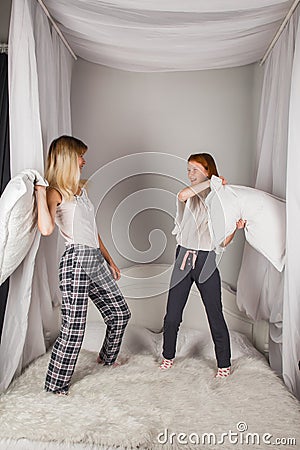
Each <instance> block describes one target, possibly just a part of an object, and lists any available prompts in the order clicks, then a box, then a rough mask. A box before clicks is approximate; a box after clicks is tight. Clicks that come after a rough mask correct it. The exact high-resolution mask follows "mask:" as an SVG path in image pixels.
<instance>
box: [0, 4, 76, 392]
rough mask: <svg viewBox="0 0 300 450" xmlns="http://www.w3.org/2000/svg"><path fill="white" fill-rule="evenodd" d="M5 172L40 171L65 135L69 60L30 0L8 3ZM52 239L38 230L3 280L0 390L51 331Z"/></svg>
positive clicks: (54, 329)
mask: <svg viewBox="0 0 300 450" xmlns="http://www.w3.org/2000/svg"><path fill="white" fill-rule="evenodd" d="M9 49H10V50H9V100H10V140H11V171H12V175H15V174H16V173H18V172H19V171H21V170H23V169H28V168H31V169H36V170H38V171H39V172H40V173H43V172H44V154H45V152H46V151H47V148H48V146H49V143H50V142H51V140H52V139H53V138H55V137H57V136H58V135H60V134H63V133H66V134H71V114H70V85H71V72H72V58H71V56H70V54H69V52H68V51H67V49H66V48H65V46H64V44H63V43H62V42H61V40H60V39H59V37H58V36H57V33H56V32H55V30H53V29H52V27H51V26H50V24H49V22H48V19H47V18H46V16H45V14H44V13H43V11H42V9H41V7H40V6H39V4H38V3H37V2H36V1H35V0H23V1H22V2H20V1H19V0H13V2H12V13H11V22H10V35H9ZM57 259H58V250H57V238H56V236H51V237H50V238H42V239H41V238H40V234H39V233H38V234H37V236H36V238H35V240H34V242H33V244H32V247H31V249H30V251H29V253H28V254H27V256H26V258H25V259H24V261H23V262H22V263H21V264H20V265H19V267H18V268H17V269H16V270H15V272H14V273H13V274H12V275H11V277H10V289H9V294H8V299H7V310H6V314H5V320H4V324H3V333H2V342H1V346H0V390H4V389H5V388H6V387H7V386H8V385H9V383H10V381H11V380H12V378H13V377H14V375H16V374H19V373H20V371H21V369H22V368H23V367H25V366H26V365H28V364H29V363H30V362H31V361H32V360H33V359H35V358H37V357H38V356H40V355H41V354H43V353H44V352H45V351H46V348H47V347H48V346H49V345H50V344H51V343H52V342H53V341H54V340H55V338H56V336H57V333H58V328H59V324H58V308H57V306H58V304H59V302H60V296H59V292H58V276H57Z"/></svg>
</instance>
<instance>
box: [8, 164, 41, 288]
mask: <svg viewBox="0 0 300 450" xmlns="http://www.w3.org/2000/svg"><path fill="white" fill-rule="evenodd" d="M35 183H38V184H40V185H42V186H47V185H48V183H47V182H46V181H45V180H44V179H43V178H42V176H41V175H40V174H39V172H37V171H36V170H33V169H28V170H24V171H22V172H20V173H19V174H18V175H16V176H15V177H13V178H12V179H11V180H10V182H9V183H8V184H7V186H6V188H5V190H4V192H3V194H2V196H1V198H0V211H1V215H0V285H1V284H2V283H4V281H5V280H6V279H7V278H8V277H9V276H10V275H11V274H12V273H13V272H14V270H15V269H16V268H17V267H18V266H19V264H20V263H21V262H22V261H23V259H24V258H25V256H26V255H27V253H28V251H29V249H30V247H31V245H32V242H33V240H34V237H35V234H36V232H37V209H36V202H35V195H34V184H35Z"/></svg>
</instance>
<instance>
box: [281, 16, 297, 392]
mask: <svg viewBox="0 0 300 450" xmlns="http://www.w3.org/2000/svg"><path fill="white" fill-rule="evenodd" d="M299 123H300V21H298V29H297V35H296V47H295V55H294V63H293V72H292V85H291V101H290V116H289V144H288V158H287V190H286V199H287V261H286V278H285V293H284V305H283V318H284V320H283V342H282V347H283V355H282V356H283V361H282V363H283V377H284V380H285V382H286V384H287V386H288V387H289V388H290V389H291V390H292V391H293V392H294V393H296V395H297V396H298V398H300V374H299V367H298V362H299V361H300V301H299V299H300V277H299V259H298V258H299V254H300V240H299V236H298V233H299V222H300V207H299V205H300V191H299V181H298V179H299V167H300V153H299V148H300V130H299Z"/></svg>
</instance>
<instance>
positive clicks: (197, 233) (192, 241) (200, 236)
mask: <svg viewBox="0 0 300 450" xmlns="http://www.w3.org/2000/svg"><path fill="white" fill-rule="evenodd" d="M209 192H210V189H209V190H208V189H207V190H205V191H204V192H201V193H200V194H198V195H195V196H194V197H191V198H189V199H188V200H187V201H186V202H181V201H179V199H178V197H177V211H176V218H175V221H174V223H175V228H174V229H173V231H172V234H174V235H176V241H177V243H178V244H179V245H181V246H182V247H185V248H188V249H191V250H205V251H210V250H213V248H214V247H213V243H212V239H211V236H210V232H209V226H208V214H207V207H206V205H205V198H206V196H207V195H208V193H209Z"/></svg>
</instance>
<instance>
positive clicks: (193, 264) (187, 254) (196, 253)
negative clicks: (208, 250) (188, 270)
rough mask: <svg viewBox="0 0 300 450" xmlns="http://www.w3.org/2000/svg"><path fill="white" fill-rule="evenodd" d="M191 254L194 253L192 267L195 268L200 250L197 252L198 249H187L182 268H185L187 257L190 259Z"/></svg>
mask: <svg viewBox="0 0 300 450" xmlns="http://www.w3.org/2000/svg"><path fill="white" fill-rule="evenodd" d="M190 254H192V255H193V259H192V268H193V269H195V263H196V259H197V255H198V252H197V251H196V250H187V251H186V252H185V254H184V257H183V259H182V263H181V266H180V270H184V269H185V266H186V262H187V259H188V257H189V255H190Z"/></svg>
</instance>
